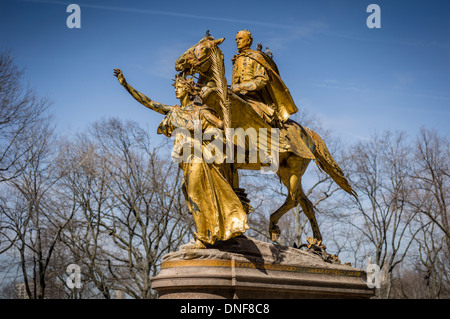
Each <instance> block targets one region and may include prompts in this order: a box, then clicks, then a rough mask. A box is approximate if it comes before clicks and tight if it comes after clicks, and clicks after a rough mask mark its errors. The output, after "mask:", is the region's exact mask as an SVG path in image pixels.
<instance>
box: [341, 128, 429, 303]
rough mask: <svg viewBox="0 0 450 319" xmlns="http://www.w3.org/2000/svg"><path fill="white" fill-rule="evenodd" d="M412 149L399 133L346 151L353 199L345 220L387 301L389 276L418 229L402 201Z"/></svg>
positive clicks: (406, 192) (406, 197)
mask: <svg viewBox="0 0 450 319" xmlns="http://www.w3.org/2000/svg"><path fill="white" fill-rule="evenodd" d="M411 155H412V149H411V148H410V147H409V146H408V141H407V138H406V136H405V134H404V133H402V132H396V133H392V132H390V131H386V132H384V133H383V134H382V135H381V136H379V135H375V136H374V137H373V138H372V140H370V141H368V142H359V143H358V144H357V145H356V146H355V147H354V149H353V151H352V161H353V171H352V178H351V179H352V184H353V185H354V186H355V190H356V192H357V193H358V195H359V199H358V200H354V201H353V204H352V205H350V206H349V209H351V210H353V211H354V213H353V214H350V216H349V217H350V218H348V219H347V221H348V222H349V223H350V224H351V225H353V226H354V227H355V228H356V229H357V230H358V232H359V234H360V235H359V236H360V237H361V236H362V237H363V238H364V239H365V244H366V245H368V248H369V249H366V251H367V252H368V253H370V252H371V251H372V252H373V253H374V254H375V258H374V261H375V263H376V264H377V265H379V266H380V267H381V270H382V273H383V277H382V288H381V290H380V291H379V292H378V296H379V297H381V298H389V296H390V293H391V284H392V273H393V271H394V269H395V267H396V266H398V265H399V264H401V263H402V262H403V261H404V260H405V258H406V256H407V252H408V250H409V248H410V246H411V245H412V244H413V242H414V238H415V237H416V235H417V233H418V231H419V230H420V228H414V227H413V226H414V225H413V221H414V219H415V217H416V215H417V212H415V211H414V210H413V209H411V207H410V205H409V204H408V201H409V199H410V197H411V192H410V189H411V187H412V180H411V178H410V175H409V173H410V171H411V163H412V156H411Z"/></svg>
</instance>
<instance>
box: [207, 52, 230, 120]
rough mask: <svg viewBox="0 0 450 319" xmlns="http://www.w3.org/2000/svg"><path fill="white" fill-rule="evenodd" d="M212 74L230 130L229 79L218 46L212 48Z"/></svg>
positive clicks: (224, 117) (224, 118)
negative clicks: (226, 76)
mask: <svg viewBox="0 0 450 319" xmlns="http://www.w3.org/2000/svg"><path fill="white" fill-rule="evenodd" d="M211 72H212V80H213V81H214V82H215V84H216V87H217V93H218V95H219V97H220V107H221V109H222V112H223V120H224V127H225V128H229V127H230V124H231V108H230V106H229V102H228V89H227V79H226V78H225V66H224V62H223V53H222V51H221V50H220V48H219V47H218V46H217V45H214V46H212V47H211Z"/></svg>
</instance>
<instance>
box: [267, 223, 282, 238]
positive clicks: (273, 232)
mask: <svg viewBox="0 0 450 319" xmlns="http://www.w3.org/2000/svg"><path fill="white" fill-rule="evenodd" d="M269 232H270V239H271V240H272V241H276V240H277V239H278V238H280V233H281V232H280V227H278V225H272V227H271V228H270V229H269Z"/></svg>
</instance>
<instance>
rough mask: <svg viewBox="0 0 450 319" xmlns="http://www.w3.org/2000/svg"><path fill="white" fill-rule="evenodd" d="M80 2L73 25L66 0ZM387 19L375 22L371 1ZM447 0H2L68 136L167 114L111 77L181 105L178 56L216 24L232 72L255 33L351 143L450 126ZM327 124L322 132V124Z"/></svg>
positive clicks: (2, 26) (306, 101)
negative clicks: (244, 36)
mask: <svg viewBox="0 0 450 319" xmlns="http://www.w3.org/2000/svg"><path fill="white" fill-rule="evenodd" d="M70 3H76V4H78V5H79V6H80V7H81V28H80V29H69V28H67V26H66V19H67V17H68V16H69V13H67V12H66V8H67V6H68V5H69V4H70ZM371 3H375V4H378V5H379V6H380V8H381V29H369V28H368V27H367V25H366V19H367V17H368V16H369V13H367V12H366V8H367V6H368V5H369V4H371ZM449 10H450V3H449V2H447V1H424V0H421V1H399V0H398V1H392V0H391V1H384V0H370V1H364V0H344V1H334V0H317V1H303V0H300V1H273V0H272V1H252V0H248V1H204V0H203V1H196V0H191V1H170V0H167V1H137V0H130V1H123V0H122V1H119V0H108V1H106V0H96V1H88V0H80V1H78V0H73V1H72V2H67V1H56V0H55V1H37V0H36V1H32V0H30V1H20V0H2V1H1V2H0V48H1V49H11V50H12V52H13V55H14V56H15V58H16V60H15V61H16V63H17V64H18V65H19V66H21V67H24V68H25V71H26V73H25V77H26V79H27V81H29V83H30V85H31V86H33V87H34V88H36V90H37V92H38V93H39V94H41V95H45V96H48V97H49V98H50V99H51V100H52V101H53V105H52V112H53V114H54V116H55V118H56V120H57V123H58V130H59V131H60V132H62V133H63V134H72V133H75V132H77V131H79V130H83V129H84V128H85V127H86V125H87V124H88V123H91V122H93V121H96V120H99V119H102V118H107V117H109V116H117V117H120V118H123V119H129V120H134V121H138V122H139V123H141V124H142V125H148V126H149V129H150V130H153V132H154V135H155V138H156V127H157V125H158V124H159V122H160V121H161V119H162V115H160V114H157V113H154V112H152V111H150V110H148V109H146V108H145V107H143V106H141V105H140V104H138V103H137V102H136V101H135V100H134V99H133V98H132V97H131V96H129V95H128V93H127V92H126V91H125V90H124V89H123V88H122V87H121V86H120V85H119V84H118V82H117V80H116V78H115V77H113V68H121V69H122V71H123V72H124V74H125V77H126V78H127V80H128V82H129V83H130V84H131V85H133V86H134V87H135V88H136V89H138V90H139V91H141V92H142V93H144V94H146V95H148V96H149V97H150V98H152V99H154V100H156V101H158V102H162V103H166V104H176V103H177V102H178V101H177V100H176V98H175V95H174V92H173V87H172V86H171V84H172V81H171V79H172V78H173V77H174V75H175V70H174V61H175V59H176V58H177V57H178V56H179V55H181V54H182V53H183V52H184V51H185V50H186V49H187V48H188V47H189V46H191V45H193V44H194V43H196V42H197V41H198V40H199V39H200V38H201V37H203V35H204V34H205V31H206V30H207V29H209V30H210V32H211V34H212V35H213V36H214V37H215V38H220V37H225V38H226V40H225V42H224V43H223V44H222V45H221V48H222V51H223V52H224V54H225V59H226V60H225V67H226V69H227V78H228V80H230V79H231V66H232V65H231V58H232V57H233V55H234V54H235V51H236V47H235V42H234V37H235V35H236V32H237V31H238V30H241V29H249V30H251V31H252V34H253V38H254V46H253V48H254V47H255V46H256V43H258V42H261V43H262V44H263V46H264V47H265V46H269V47H270V49H271V50H272V52H273V53H274V58H275V61H276V63H277V64H278V67H279V69H280V72H281V75H282V78H283V80H284V82H285V83H286V84H287V86H288V87H289V89H290V91H291V93H292V95H293V98H294V100H295V102H296V104H297V106H298V107H299V108H301V109H302V108H303V109H306V110H307V111H308V113H310V114H314V115H316V116H317V117H318V118H319V119H320V120H321V121H322V122H323V126H324V127H325V128H329V129H332V130H333V132H334V135H335V136H337V137H340V138H341V139H342V140H343V141H349V142H353V141H355V140H358V139H367V138H369V137H370V136H371V134H373V133H374V132H375V131H381V130H384V129H392V130H395V129H399V130H405V131H407V132H408V133H410V134H411V135H415V134H416V133H417V132H418V129H419V127H420V126H422V125H424V126H426V127H428V128H432V127H434V128H436V129H438V130H439V132H441V133H442V134H445V135H448V134H449V132H450V129H449V125H448V119H449V115H450V91H449V88H450V37H449V35H450V19H449V18H448V12H449ZM319 133H320V132H319Z"/></svg>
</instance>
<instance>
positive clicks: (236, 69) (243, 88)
mask: <svg viewBox="0 0 450 319" xmlns="http://www.w3.org/2000/svg"><path fill="white" fill-rule="evenodd" d="M252 42H253V38H252V35H251V33H250V31H248V30H241V31H239V32H238V33H237V35H236V46H237V48H238V50H239V54H237V55H235V56H234V58H233V59H232V61H233V76H232V80H231V91H232V92H233V93H235V94H239V96H240V97H241V98H242V99H244V100H245V101H246V102H247V103H249V104H250V105H251V106H252V107H253V109H254V110H255V112H256V113H257V114H258V115H259V116H260V117H261V118H262V119H263V120H264V121H266V123H268V124H269V125H270V126H272V127H280V126H281V123H284V122H286V121H287V120H288V118H289V116H291V115H292V114H294V113H296V112H297V111H298V109H297V107H296V106H295V103H294V101H293V99H292V96H291V94H290V93H289V90H288V88H287V87H286V85H285V84H284V82H283V80H282V79H281V77H280V74H279V72H278V68H277V66H276V64H275V62H273V60H272V59H271V58H270V57H269V56H268V55H266V54H265V53H263V52H261V51H259V50H257V51H255V50H252V49H250V46H251V45H252Z"/></svg>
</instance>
